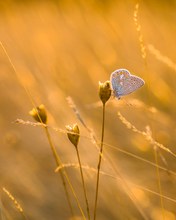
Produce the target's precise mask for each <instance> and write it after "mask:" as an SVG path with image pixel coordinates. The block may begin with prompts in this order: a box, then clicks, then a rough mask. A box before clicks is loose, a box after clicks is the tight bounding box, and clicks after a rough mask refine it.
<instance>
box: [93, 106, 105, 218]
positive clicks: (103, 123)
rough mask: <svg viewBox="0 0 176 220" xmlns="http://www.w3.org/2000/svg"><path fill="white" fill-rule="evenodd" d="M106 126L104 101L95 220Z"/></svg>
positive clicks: (95, 211)
mask: <svg viewBox="0 0 176 220" xmlns="http://www.w3.org/2000/svg"><path fill="white" fill-rule="evenodd" d="M104 126H105V104H104V103H103V119H102V132H101V146H100V153H99V161H98V166H97V182H96V194H95V206H94V220H96V214H97V201H98V191H99V181H100V166H101V160H102V153H103V140H104Z"/></svg>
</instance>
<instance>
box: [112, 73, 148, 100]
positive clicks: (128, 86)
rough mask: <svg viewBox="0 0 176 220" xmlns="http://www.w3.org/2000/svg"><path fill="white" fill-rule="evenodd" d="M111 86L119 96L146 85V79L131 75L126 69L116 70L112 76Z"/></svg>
mask: <svg viewBox="0 0 176 220" xmlns="http://www.w3.org/2000/svg"><path fill="white" fill-rule="evenodd" d="M110 82H111V87H112V90H113V91H114V95H115V96H116V97H117V98H120V97H121V96H124V95H128V94H130V93H132V92H134V91H136V90H137V89H138V88H140V87H141V86H143V85H144V80H143V79H141V78H140V77H138V76H135V75H131V74H130V72H129V71H128V70H126V69H119V70H116V71H114V72H113V73H112V74H111V77H110Z"/></svg>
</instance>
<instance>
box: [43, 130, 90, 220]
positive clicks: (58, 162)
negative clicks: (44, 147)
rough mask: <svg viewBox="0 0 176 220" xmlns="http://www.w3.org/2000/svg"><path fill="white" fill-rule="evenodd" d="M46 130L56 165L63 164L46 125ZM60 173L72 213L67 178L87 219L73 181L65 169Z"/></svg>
mask: <svg viewBox="0 0 176 220" xmlns="http://www.w3.org/2000/svg"><path fill="white" fill-rule="evenodd" d="M45 132H46V135H47V138H48V141H49V145H50V147H51V150H52V153H53V157H54V158H55V161H56V165H57V166H62V161H61V159H60V157H59V155H58V154H57V152H56V149H55V147H54V145H53V142H52V140H51V137H50V133H49V131H48V128H47V127H45ZM59 173H60V175H61V179H62V182H63V185H64V188H65V192H66V196H67V200H68V203H69V207H70V210H71V213H72V215H73V209H72V205H71V202H70V198H69V194H68V190H67V187H66V182H65V179H66V180H67V183H68V185H69V187H70V189H71V191H72V193H73V196H74V197H75V200H76V203H77V205H78V208H79V210H80V212H81V214H82V216H83V219H84V220H86V217H85V215H84V212H83V210H82V208H81V205H80V202H79V200H78V197H77V195H76V193H75V190H74V189H73V186H72V184H71V182H70V179H69V177H68V175H67V173H66V171H65V170H64V169H63V170H62V171H61V172H59ZM64 178H65V179H64ZM73 216H74V215H73Z"/></svg>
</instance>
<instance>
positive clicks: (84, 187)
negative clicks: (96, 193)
mask: <svg viewBox="0 0 176 220" xmlns="http://www.w3.org/2000/svg"><path fill="white" fill-rule="evenodd" d="M76 153H77V157H78V162H79V168H80V173H81V179H82V184H83V191H84V197H85V201H86V206H87V215H88V219H89V220H90V211H89V203H88V199H87V193H86V186H85V182H84V176H83V170H82V166H81V159H80V156H79V151H78V147H76Z"/></svg>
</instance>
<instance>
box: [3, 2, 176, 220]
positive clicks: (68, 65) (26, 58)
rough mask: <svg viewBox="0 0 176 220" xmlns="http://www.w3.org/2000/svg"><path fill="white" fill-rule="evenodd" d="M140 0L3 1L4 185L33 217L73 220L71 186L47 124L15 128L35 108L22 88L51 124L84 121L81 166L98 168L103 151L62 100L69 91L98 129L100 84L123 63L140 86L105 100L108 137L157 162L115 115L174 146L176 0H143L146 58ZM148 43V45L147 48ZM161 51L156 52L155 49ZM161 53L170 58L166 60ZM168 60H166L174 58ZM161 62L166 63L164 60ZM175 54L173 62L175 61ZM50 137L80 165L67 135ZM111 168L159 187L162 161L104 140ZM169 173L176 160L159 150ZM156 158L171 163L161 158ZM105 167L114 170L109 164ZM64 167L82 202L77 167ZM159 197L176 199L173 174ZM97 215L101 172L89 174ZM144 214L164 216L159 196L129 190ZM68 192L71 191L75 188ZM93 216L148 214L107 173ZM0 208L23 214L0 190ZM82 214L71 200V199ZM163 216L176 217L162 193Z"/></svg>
mask: <svg viewBox="0 0 176 220" xmlns="http://www.w3.org/2000/svg"><path fill="white" fill-rule="evenodd" d="M136 3H137V2H136V1H130V0H126V1H92V0H90V1H84V0H79V1H71V0H65V1H5V3H1V5H0V40H1V42H2V44H3V46H4V47H5V48H6V51H7V53H8V56H9V57H10V59H11V61H12V63H13V65H14V67H15V69H16V72H15V71H14V69H13V68H12V65H11V64H10V62H9V60H8V58H7V56H6V55H5V53H4V51H3V49H2V47H1V48H0V85H1V86H0V104H1V105H0V106H1V111H0V112H1V114H0V123H1V124H0V137H1V151H0V152H1V153H0V165H1V166H0V174H1V178H0V186H1V188H2V187H6V188H7V189H8V190H9V191H10V192H11V193H12V194H13V195H14V196H15V198H16V199H17V200H18V201H19V203H20V204H21V205H22V207H23V208H24V212H25V214H26V216H27V217H28V219H31V220H32V219H42V220H56V219H57V220H58V219H62V220H64V219H69V218H70V219H71V216H70V212H69V208H68V205H67V201H66V199H65V193H64V190H63V186H62V184H61V181H60V177H59V175H58V174H55V173H54V170H55V168H56V166H55V163H54V159H53V157H52V154H51V152H50V148H49V145H48V141H47V138H46V136H45V133H44V132H43V130H42V128H40V127H32V126H29V125H28V126H27V125H17V124H13V123H12V122H13V121H15V120H16V119H17V118H21V119H23V120H31V121H33V119H32V118H31V117H30V115H29V114H28V112H29V110H31V109H32V108H33V105H32V103H31V100H30V98H29V96H28V95H27V93H26V91H25V89H24V86H25V88H27V90H28V91H29V93H30V94H31V97H32V99H33V100H34V101H35V103H36V104H37V105H39V104H41V103H43V104H44V105H45V107H46V109H47V110H48V115H49V116H48V124H49V125H51V126H53V127H58V128H61V129H65V125H67V124H73V123H78V125H79V126H80V131H81V134H82V137H81V139H80V143H79V149H80V154H81V159H82V163H83V164H84V165H89V166H90V167H94V168H96V167H97V159H98V152H97V149H96V148H95V146H94V145H93V144H92V143H91V141H90V140H89V139H87V138H85V137H84V136H89V133H88V132H87V131H86V130H85V128H84V127H83V126H82V125H81V123H80V122H79V120H78V119H77V118H76V116H75V114H74V112H73V111H72V109H71V108H70V107H69V106H68V103H67V101H66V97H67V96H71V97H72V98H73V100H74V102H75V104H76V106H77V108H78V110H79V112H80V114H81V116H82V118H83V119H84V121H85V122H86V124H87V126H88V127H89V128H91V129H92V130H93V131H94V133H95V135H96V137H97V138H98V139H100V136H101V122H102V111H101V105H99V104H100V103H99V97H98V82H99V81H101V82H104V81H106V80H109V77H110V74H111V72H112V71H114V70H115V69H118V68H126V69H128V70H130V72H131V73H134V74H136V75H138V76H140V77H142V78H143V79H144V80H145V82H146V84H145V86H144V87H142V88H141V89H140V90H138V91H136V92H135V93H133V94H130V95H129V96H127V97H124V98H122V100H120V101H118V100H115V99H111V101H109V103H108V104H107V107H106V124H105V143H107V144H110V145H112V146H113V147H114V148H117V147H118V148H120V149H123V150H126V151H128V152H131V153H133V154H135V155H137V156H139V157H143V158H145V159H146V160H149V161H152V162H154V163H155V156H154V150H153V146H152V145H151V144H150V143H149V142H148V141H147V140H145V138H144V137H143V136H142V135H140V134H137V133H135V132H133V131H132V130H129V129H127V128H126V127H125V125H124V124H122V123H121V121H120V120H119V118H118V116H117V112H118V111H120V112H121V114H122V115H123V116H124V117H125V118H126V119H127V120H129V121H130V122H131V123H132V124H133V125H134V126H135V127H136V128H138V129H139V130H142V131H143V130H145V127H146V126H147V125H149V126H150V128H151V130H152V135H153V138H154V139H155V140H156V141H158V142H159V143H161V144H163V145H164V146H165V147H168V148H169V149H170V150H171V151H172V152H176V149H175V146H176V136H175V133H176V111H175V109H176V98H175V91H176V64H174V61H175V60H176V53H175V51H176V48H175V47H176V46H175V36H176V26H175V23H176V13H175V10H176V1H140V4H139V12H138V22H139V24H140V25H141V33H142V35H143V40H144V41H143V46H145V47H146V54H147V56H146V59H145V60H144V59H143V58H142V55H141V51H140V44H141V43H140V41H139V32H137V31H136V26H135V23H134V19H133V14H134V10H135V5H136ZM151 45H152V46H151ZM154 48H155V49H157V50H159V51H160V53H161V54H162V56H158V58H157V57H156V51H155V49H154ZM163 56H165V57H163ZM167 57H168V58H169V59H168V58H167ZM162 60H163V61H162ZM171 61H172V62H171ZM51 135H52V139H53V142H54V143H55V145H56V148H57V151H58V153H59V154H60V156H61V158H62V161H63V162H64V163H74V162H76V163H77V158H76V153H75V149H74V147H73V146H72V145H71V143H70V142H69V141H68V140H67V136H66V135H65V134H62V133H60V132H55V131H52V130H51ZM105 150H106V151H107V152H108V153H109V155H110V157H111V160H112V161H113V164H114V166H115V167H116V168H117V169H118V172H119V173H120V174H121V175H122V176H123V177H124V179H125V180H126V181H131V182H133V183H135V184H138V185H140V186H142V187H146V188H147V189H151V190H153V191H155V192H157V193H158V192H159V189H158V178H157V173H156V168H155V167H154V166H151V165H149V164H147V163H146V162H144V161H139V160H138V159H135V158H133V157H131V156H128V155H126V154H124V153H122V152H119V151H118V150H115V149H112V148H110V147H105ZM160 153H161V154H162V155H163V156H164V158H165V159H166V161H167V164H168V169H170V170H173V171H174V169H175V168H176V167H175V164H176V163H175V162H176V158H174V156H172V155H171V154H169V153H167V152H165V151H163V150H160ZM158 161H159V162H158V163H159V164H160V165H161V166H163V167H165V166H166V165H165V164H164V163H163V161H162V159H161V157H160V156H158ZM102 170H104V171H105V172H107V173H108V174H112V175H114V176H118V174H117V173H115V172H114V171H113V170H112V168H111V167H110V166H109V164H108V162H107V161H103V163H102ZM67 172H68V174H69V177H70V179H71V181H72V183H73V186H74V188H75V190H76V193H77V195H78V197H79V199H80V201H81V204H82V206H83V209H84V210H85V206H84V199H83V196H82V195H83V194H82V188H81V183H80V174H79V172H78V169H74V168H68V169H67ZM160 178H161V188H162V192H163V195H166V196H168V197H171V198H173V199H176V190H175V183H176V181H175V176H174V175H169V174H168V173H167V172H165V171H161V170H160ZM85 180H86V185H87V188H88V197H89V202H90V209H91V215H92V213H93V206H94V197H95V180H96V175H95V173H94V172H93V171H91V170H88V171H85ZM131 190H133V192H134V194H135V195H136V198H137V200H138V203H139V206H140V208H141V209H142V210H143V212H144V213H145V214H146V215H147V217H148V219H152V220H159V219H162V215H161V213H162V209H161V205H160V203H161V202H160V197H159V196H156V195H153V194H152V193H149V192H145V191H142V190H140V189H139V188H134V187H132V189H131ZM70 194H71V193H70ZM99 195H100V197H99V201H98V212H97V220H105V219H111V220H113V219H115V220H116V219H120V220H126V219H130V220H131V219H143V218H142V217H141V215H140V214H139V212H138V211H137V209H136V208H135V206H134V205H133V203H132V202H131V200H130V199H129V198H128V197H127V196H126V194H125V193H124V191H123V187H122V183H121V182H119V181H117V180H114V179H112V178H110V177H107V176H105V175H103V176H101V178H100V194H99ZM1 202H2V205H1V210H3V211H4V212H5V215H6V216H7V219H18V220H19V219H22V218H21V216H20V215H19V213H18V212H17V211H16V209H15V208H14V206H13V203H12V202H11V201H10V200H9V199H8V198H7V196H6V195H5V194H4V192H1ZM72 202H73V206H74V211H75V214H76V215H77V216H80V212H79V210H78V209H77V206H76V203H75V200H74V199H72ZM163 202H164V207H165V210H166V211H165V220H166V219H167V220H173V219H175V218H176V213H175V208H176V204H175V202H171V201H169V200H167V199H164V200H163Z"/></svg>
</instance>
